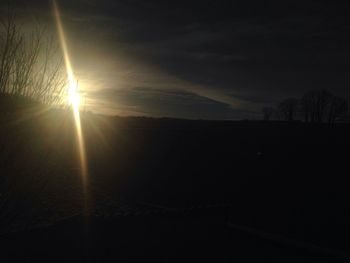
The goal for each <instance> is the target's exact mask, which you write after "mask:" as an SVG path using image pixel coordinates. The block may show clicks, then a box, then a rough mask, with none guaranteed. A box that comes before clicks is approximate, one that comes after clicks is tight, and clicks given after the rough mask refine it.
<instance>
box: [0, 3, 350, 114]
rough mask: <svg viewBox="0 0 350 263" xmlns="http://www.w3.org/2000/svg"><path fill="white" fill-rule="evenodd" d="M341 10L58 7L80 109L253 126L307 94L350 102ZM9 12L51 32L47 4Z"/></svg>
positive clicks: (302, 6)
mask: <svg viewBox="0 0 350 263" xmlns="http://www.w3.org/2000/svg"><path fill="white" fill-rule="evenodd" d="M347 2H348V1H341V0H340V1H316V0H314V1H311V0H304V1H289V0H285V1H253V0H245V1H235V0H231V1H224V0H222V1H219V0H217V1H210V0H203V1H192V0H187V1H181V0H180V1H162V0H73V1H72V0H58V4H59V5H60V7H61V11H62V19H63V23H64V27H65V30H66V34H67V39H68V45H69V50H70V55H71V60H72V63H73V68H74V71H75V74H76V77H77V79H78V80H79V88H80V91H81V93H82V94H84V96H85V97H86V100H84V101H85V102H86V108H87V109H88V110H91V111H94V112H98V113H103V114H111V115H123V116H125V115H126V116H135V115H136V116H140V115H142V116H152V117H176V118H190V119H246V118H249V119H258V118H260V117H261V116H260V115H261V113H260V112H261V109H262V108H263V107H265V106H276V105H277V104H278V103H279V101H281V100H283V99H285V98H288V97H297V98H300V97H301V96H302V94H303V93H304V92H306V91H308V90H310V89H319V88H322V89H327V90H329V91H331V92H332V93H334V94H336V95H339V96H344V97H346V98H347V99H350V89H349V87H350V78H349V72H350V60H349V59H350V49H349V47H350V45H349V44H350V34H349V33H350V20H349V18H348V16H349V11H350V8H349V7H350V4H348V3H347ZM11 5H13V6H15V7H16V9H17V10H18V12H19V13H20V14H21V17H22V18H23V19H24V20H25V21H27V23H28V24H30V23H31V22H28V21H32V20H33V18H35V19H37V20H41V21H46V22H45V23H47V24H48V25H49V26H48V27H49V28H51V29H50V30H52V31H54V27H53V26H52V27H50V21H51V22H52V19H53V18H52V12H51V9H50V1H49V0H31V1H24V0H12V1H11ZM4 6H5V5H3V6H2V7H4Z"/></svg>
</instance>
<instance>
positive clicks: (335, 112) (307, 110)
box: [262, 89, 349, 124]
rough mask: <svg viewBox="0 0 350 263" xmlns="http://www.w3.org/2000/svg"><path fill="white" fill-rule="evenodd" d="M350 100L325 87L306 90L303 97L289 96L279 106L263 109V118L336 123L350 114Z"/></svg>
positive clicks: (266, 119)
mask: <svg viewBox="0 0 350 263" xmlns="http://www.w3.org/2000/svg"><path fill="white" fill-rule="evenodd" d="M348 109H349V106H348V101H347V100H346V99H345V98H342V97H339V96H336V95H334V94H332V93H331V92H329V91H327V90H323V89H317V90H311V91H308V92H306V93H305V94H304V95H303V96H302V98H301V99H297V98H287V99H285V100H283V101H281V102H280V103H279V104H278V105H277V107H275V108H274V107H265V108H263V109H262V113H263V119H264V120H265V121H268V120H272V119H274V120H284V121H294V120H303V121H304V122H306V123H329V124H334V123H335V122H336V121H339V120H341V119H343V118H345V117H347V116H348Z"/></svg>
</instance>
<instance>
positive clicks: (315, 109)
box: [300, 90, 333, 123]
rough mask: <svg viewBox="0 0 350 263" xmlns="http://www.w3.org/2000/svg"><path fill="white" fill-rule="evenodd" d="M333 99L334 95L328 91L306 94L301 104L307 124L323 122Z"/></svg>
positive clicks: (315, 91) (313, 91) (314, 91)
mask: <svg viewBox="0 0 350 263" xmlns="http://www.w3.org/2000/svg"><path fill="white" fill-rule="evenodd" d="M332 99H333V95H332V94H331V93H330V92H328V91H326V90H312V91H309V92H307V93H305V94H304V96H303V97H302V99H301V103H300V104H301V111H302V113H303V115H304V120H305V122H312V123H314V122H317V123H321V122H323V121H324V120H325V118H326V114H327V110H328V107H329V105H330V103H331V101H332Z"/></svg>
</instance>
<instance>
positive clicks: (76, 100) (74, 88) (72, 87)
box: [52, 0, 88, 199]
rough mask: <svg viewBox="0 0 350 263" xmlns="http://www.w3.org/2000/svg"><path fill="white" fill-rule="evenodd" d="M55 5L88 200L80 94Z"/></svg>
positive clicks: (54, 3)
mask: <svg viewBox="0 0 350 263" xmlns="http://www.w3.org/2000/svg"><path fill="white" fill-rule="evenodd" d="M52 4H53V12H54V17H55V19H56V26H57V30H58V35H59V39H60V43H61V48H62V51H63V56H64V61H65V65H66V71H67V80H68V87H67V88H68V96H67V100H68V104H69V105H70V106H71V108H72V113H73V117H74V121H75V128H76V136H77V148H78V155H79V159H80V168H81V175H82V181H83V186H84V192H85V196H86V199H87V179H88V178H87V177H88V171H87V161H86V152H85V144H84V137H83V132H82V125H81V119H80V113H79V104H80V95H79V92H78V83H77V81H76V79H75V77H74V72H73V68H72V64H71V61H70V57H69V52H68V46H67V41H66V37H65V34H64V30H63V25H62V21H61V16H60V11H59V8H58V5H57V2H56V0H52Z"/></svg>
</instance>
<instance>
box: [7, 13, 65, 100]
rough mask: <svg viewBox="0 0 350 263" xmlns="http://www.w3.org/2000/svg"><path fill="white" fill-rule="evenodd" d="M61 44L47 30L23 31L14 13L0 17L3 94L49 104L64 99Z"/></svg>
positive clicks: (35, 28)
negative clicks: (48, 34)
mask: <svg viewBox="0 0 350 263" xmlns="http://www.w3.org/2000/svg"><path fill="white" fill-rule="evenodd" d="M63 69H64V68H63V60H62V55H61V53H60V52H59V45H58V44H57V41H54V38H53V37H48V36H47V34H46V32H45V30H43V29H42V28H40V27H38V26H35V27H34V28H32V29H24V28H22V27H21V26H20V25H19V23H18V19H17V17H16V16H15V15H14V12H11V11H9V12H8V13H7V14H5V15H3V14H2V15H1V18H0V94H10V95H13V96H17V97H25V98H28V99H30V100H33V101H38V102H41V103H44V104H49V105H60V104H62V100H63V99H64V97H65V96H64V92H65V86H66V80H65V79H66V78H65V77H64V71H63Z"/></svg>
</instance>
